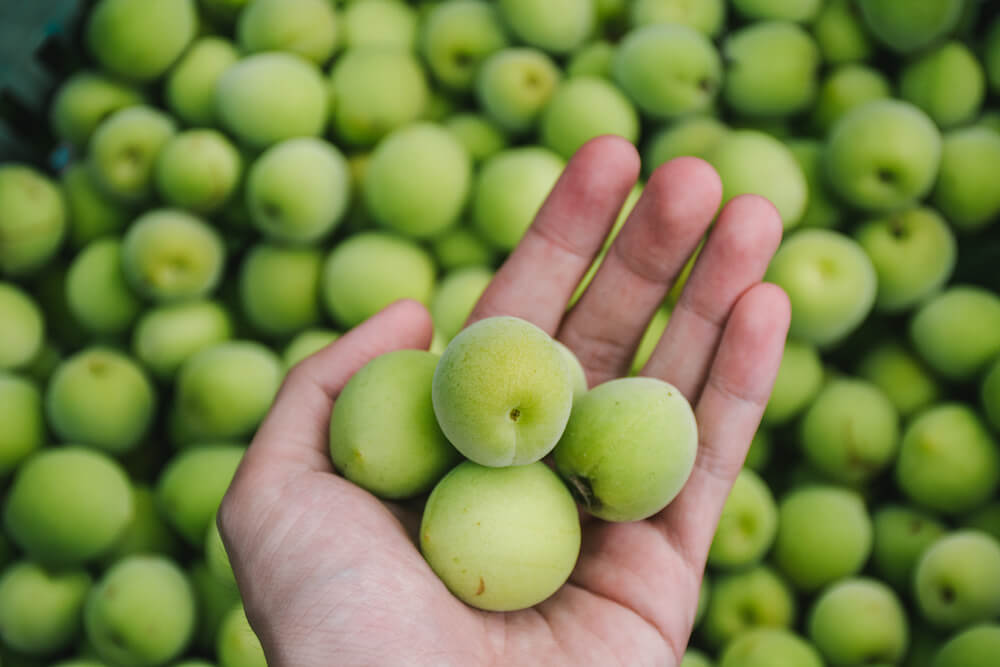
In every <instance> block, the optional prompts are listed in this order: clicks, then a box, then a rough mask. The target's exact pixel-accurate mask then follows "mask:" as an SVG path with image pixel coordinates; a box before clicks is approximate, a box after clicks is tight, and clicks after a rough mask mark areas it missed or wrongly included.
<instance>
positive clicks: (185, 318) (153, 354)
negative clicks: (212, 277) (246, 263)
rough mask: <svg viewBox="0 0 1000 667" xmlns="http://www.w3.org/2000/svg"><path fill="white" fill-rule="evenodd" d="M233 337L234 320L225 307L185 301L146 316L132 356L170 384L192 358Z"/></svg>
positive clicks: (135, 334) (137, 327)
mask: <svg viewBox="0 0 1000 667" xmlns="http://www.w3.org/2000/svg"><path fill="white" fill-rule="evenodd" d="M232 337H233V322H232V318H231V317H230V315H229V312H228V311H226V309H225V308H224V307H222V306H221V305H220V304H218V303H217V302H215V301H204V300H196V301H185V302H183V303H176V304H170V305H166V306H158V307H156V308H151V309H149V310H147V311H146V312H145V313H143V315H142V317H140V318H139V321H138V322H136V325H135V329H134V331H133V333H132V354H134V355H135V358H136V359H138V360H139V361H140V362H141V363H142V365H143V366H144V367H145V368H146V369H147V370H148V371H149V372H150V373H151V374H152V375H153V376H155V377H156V378H158V379H160V380H169V379H171V378H173V377H174V375H175V374H176V373H177V370H178V369H179V368H180V367H181V364H183V363H184V362H185V361H186V360H187V359H188V357H190V356H191V355H193V354H194V353H196V352H198V351H199V350H201V349H202V348H205V347H208V346H210V345H214V344H215V343H221V342H222V341H225V340H229V339H230V338H232Z"/></svg>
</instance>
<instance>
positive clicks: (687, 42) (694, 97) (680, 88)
mask: <svg viewBox="0 0 1000 667" xmlns="http://www.w3.org/2000/svg"><path fill="white" fill-rule="evenodd" d="M664 68H666V71H665V69H664ZM612 73H613V76H614V79H615V82H616V83H617V84H618V85H619V86H620V87H621V88H622V90H623V91H625V94H626V95H628V96H629V97H630V98H631V99H632V101H633V102H635V104H636V106H637V107H639V109H640V110H641V111H642V112H643V113H644V114H646V115H647V116H650V117H652V118H676V117H677V116H683V115H686V114H690V113H699V112H705V111H708V110H709V109H710V108H711V106H712V104H713V102H714V101H715V98H716V96H717V95H718V93H719V89H720V87H721V85H722V60H721V58H720V57H719V52H718V51H717V50H716V48H715V45H713V44H712V42H711V41H710V40H709V39H708V37H706V36H705V35H703V34H702V33H700V32H698V31H697V30H695V29H694V28H691V27H688V26H686V25H680V24H676V23H662V24H654V25H649V26H646V27H643V28H637V29H635V30H632V31H631V32H629V33H628V34H627V35H626V36H625V37H624V38H623V39H622V41H621V43H619V45H618V50H617V52H616V53H615V58H614V62H613V63H612Z"/></svg>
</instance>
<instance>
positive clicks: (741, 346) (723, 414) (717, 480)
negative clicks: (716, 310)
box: [655, 283, 791, 569]
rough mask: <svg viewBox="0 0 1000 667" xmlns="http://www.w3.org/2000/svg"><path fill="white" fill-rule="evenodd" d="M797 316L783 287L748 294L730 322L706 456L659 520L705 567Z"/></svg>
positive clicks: (713, 381)
mask: <svg viewBox="0 0 1000 667" xmlns="http://www.w3.org/2000/svg"><path fill="white" fill-rule="evenodd" d="M790 319H791V307H790V306H789V303H788V297H787V296H785V293H784V292H783V291H782V290H781V288H780V287H777V286H775V285H770V284H767V283H763V284H759V285H757V286H755V287H753V288H752V289H751V290H749V291H748V292H747V293H746V294H744V295H743V296H742V297H741V298H740V299H739V301H738V302H737V304H736V306H735V307H734V308H733V313H732V315H731V316H730V318H729V322H728V323H727V324H726V329H725V332H724V333H723V336H722V342H721V344H720V345H719V352H718V354H717V355H716V357H715V361H714V362H713V363H712V368H711V373H710V375H709V378H708V381H707V383H706V385H705V390H704V392H702V395H701V399H700V400H699V401H698V403H697V406H696V407H695V417H696V419H697V421H698V456H697V458H696V460H695V466H694V471H693V472H692V473H691V477H690V478H689V479H688V481H687V484H685V485H684V488H683V489H682V490H681V493H680V494H679V495H678V496H677V498H675V499H674V501H673V502H672V503H671V504H670V505H668V506H667V508H666V509H665V510H664V511H663V512H662V513H660V514H659V515H658V516H657V517H656V518H655V520H656V521H659V522H661V525H662V526H663V527H664V528H665V529H666V531H667V533H668V535H670V537H671V541H672V543H673V544H674V545H676V546H677V548H678V549H681V550H682V551H683V552H684V553H685V556H686V558H687V560H688V562H689V563H691V564H699V565H697V567H698V568H699V569H700V568H701V567H703V566H704V563H705V558H706V557H707V556H708V549H709V547H710V546H711V543H712V536H713V534H714V533H715V526H716V524H717V523H718V521H719V515H720V514H721V512H722V506H723V504H724V503H725V501H726V498H727V496H728V495H729V490H730V488H732V485H733V481H734V480H735V479H736V475H737V474H738V473H739V471H740V467H741V466H742V465H743V460H744V458H746V453H747V450H748V449H749V448H750V441H751V440H752V439H753V435H754V433H755V432H756V431H757V427H758V425H759V424H760V418H761V415H763V414H764V407H765V406H766V405H767V399H768V397H769V396H770V394H771V387H772V386H773V385H774V378H775V377H776V376H777V374H778V365H779V364H780V363H781V355H782V352H783V351H784V346H785V336H786V335H787V333H788V323H789V321H790Z"/></svg>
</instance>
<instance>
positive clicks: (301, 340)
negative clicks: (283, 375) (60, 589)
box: [282, 329, 340, 370]
mask: <svg viewBox="0 0 1000 667" xmlns="http://www.w3.org/2000/svg"><path fill="white" fill-rule="evenodd" d="M338 338H340V334H338V333H337V332H336V331H331V330H330V329H306V330H305V331H303V332H301V333H300V334H299V335H297V336H295V337H294V338H292V340H290V341H289V342H288V345H286V346H285V351H284V353H283V354H282V360H283V361H284V362H285V368H287V369H289V370H290V369H291V368H292V367H293V366H295V364H297V363H299V362H300V361H302V360H303V359H305V358H306V357H308V356H310V355H312V354H315V353H316V352H319V351H320V350H322V349H323V348H324V347H326V346H327V345H329V344H330V343H332V342H334V341H335V340H337V339H338Z"/></svg>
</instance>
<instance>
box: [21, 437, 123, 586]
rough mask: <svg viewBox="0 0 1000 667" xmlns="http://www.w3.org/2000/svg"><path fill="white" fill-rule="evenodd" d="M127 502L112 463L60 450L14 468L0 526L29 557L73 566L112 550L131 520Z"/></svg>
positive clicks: (74, 450) (88, 454) (94, 454)
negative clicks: (2, 522)
mask: <svg viewBox="0 0 1000 667" xmlns="http://www.w3.org/2000/svg"><path fill="white" fill-rule="evenodd" d="M133 502H134V501H133V497H132V486H131V485H130V484H129V481H128V477H127V476H126V475H125V471H124V470H123V469H122V467H121V466H120V465H118V463H116V462H115V461H114V460H112V459H110V458H108V457H107V456H105V455H104V454H101V453H100V452H97V451H94V450H93V449H87V448H84V447H75V446H68V447H60V448H57V449H49V450H45V451H43V452H41V453H39V454H36V455H35V456H33V457H32V458H30V459H29V460H28V461H26V462H25V463H24V464H23V465H22V466H21V467H20V468H18V471H17V475H16V476H15V477H14V483H13V485H12V486H11V487H10V491H9V493H8V495H7V499H6V501H5V506H4V525H5V527H6V529H7V534H8V535H9V536H10V538H11V540H12V541H13V542H14V544H16V545H17V546H18V547H20V548H21V549H22V550H23V551H24V553H25V554H27V556H28V557H29V558H31V559H33V560H37V561H39V562H41V563H49V564H52V565H59V566H63V565H65V566H70V565H77V564H80V563H84V562H86V561H89V560H92V559H93V558H96V557H98V556H100V555H101V554H103V553H104V552H105V551H107V550H109V549H111V548H112V547H113V546H114V544H115V542H116V541H117V540H118V538H120V537H121V535H122V534H123V533H124V531H125V529H126V528H127V527H128V523H129V521H131V519H132V514H133V511H134V504H133Z"/></svg>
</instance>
